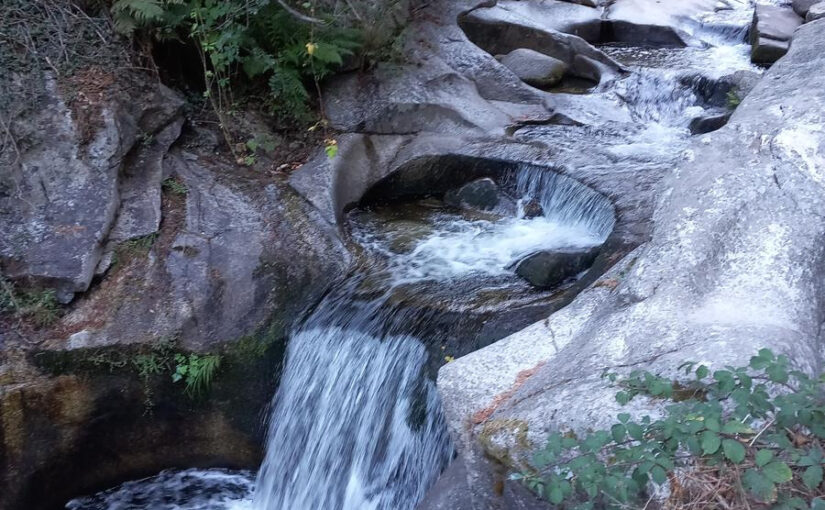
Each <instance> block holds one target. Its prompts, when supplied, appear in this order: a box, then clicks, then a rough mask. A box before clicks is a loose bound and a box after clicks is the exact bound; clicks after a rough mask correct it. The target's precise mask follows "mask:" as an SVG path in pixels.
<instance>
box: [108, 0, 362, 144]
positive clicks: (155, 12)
mask: <svg viewBox="0 0 825 510" xmlns="http://www.w3.org/2000/svg"><path fill="white" fill-rule="evenodd" d="M316 3H317V2H316V0H312V1H309V2H304V3H302V4H301V5H300V7H292V6H290V5H289V4H288V3H286V2H285V1H284V0H281V1H275V2H271V1H270V0H225V1H216V0H115V1H114V2H113V3H112V7H111V12H112V17H113V19H114V23H115V27H116V28H117V29H118V30H119V31H120V32H121V33H122V34H124V35H128V36H134V37H137V38H141V39H143V40H144V41H145V40H147V39H148V40H150V41H151V40H152V39H155V40H158V39H160V40H163V39H169V38H177V39H181V40H184V41H188V42H191V43H194V46H195V48H196V49H197V50H198V53H199V55H200V60H201V64H202V68H203V82H204V86H205V92H204V96H205V97H206V98H207V99H208V100H209V102H210V103H211V105H212V107H213V109H214V111H215V113H216V114H217V115H218V117H219V121H220V123H221V128H222V129H223V131H224V135H225V137H226V138H227V142H228V143H229V144H230V147H233V144H232V143H231V136H230V133H229V131H228V125H227V122H228V121H229V119H228V118H227V115H228V114H229V112H230V110H231V104H232V103H233V101H234V94H233V91H232V85H233V83H234V84H239V83H241V82H244V81H246V82H245V83H244V86H245V87H246V88H249V85H252V88H253V89H254V88H255V87H254V85H255V83H256V82H262V83H265V84H266V85H267V87H268V89H269V99H270V101H269V104H270V107H271V108H272V110H273V111H274V112H275V113H276V114H278V115H279V116H280V117H281V118H284V119H292V120H298V121H301V122H304V121H306V120H308V118H309V109H308V104H307V103H308V101H309V100H310V97H311V94H310V92H309V88H308V85H312V86H313V88H314V89H315V92H316V93H317V94H318V95H319V96H320V91H321V87H320V80H322V79H323V78H324V77H326V76H327V75H329V74H330V73H331V72H332V71H334V70H335V69H336V68H339V67H340V66H342V65H343V63H344V58H345V57H348V56H350V55H353V54H354V52H355V51H356V50H357V49H359V48H360V47H361V45H362V42H361V41H362V39H363V38H362V33H363V31H362V30H360V29H359V28H355V27H353V26H352V23H351V19H352V17H348V16H345V15H343V14H342V12H341V10H340V6H339V5H338V4H339V3H338V2H334V3H333V4H332V5H326V3H325V4H324V5H323V6H322V7H320V8H319V7H318V6H317V5H316ZM358 3H359V2H358V1H356V2H352V1H347V2H346V3H343V2H342V3H341V4H342V5H349V6H352V12H353V13H355V14H356V15H357V14H358V11H357V10H356V8H355V4H358ZM366 23H367V22H363V24H366Z"/></svg>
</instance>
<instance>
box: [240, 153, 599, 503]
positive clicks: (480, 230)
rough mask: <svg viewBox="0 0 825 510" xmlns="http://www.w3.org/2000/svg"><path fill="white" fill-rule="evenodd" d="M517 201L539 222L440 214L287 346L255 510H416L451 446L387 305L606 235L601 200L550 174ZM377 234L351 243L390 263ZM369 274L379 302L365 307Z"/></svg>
mask: <svg viewBox="0 0 825 510" xmlns="http://www.w3.org/2000/svg"><path fill="white" fill-rule="evenodd" d="M549 174H550V175H555V174H552V173H549ZM517 191H518V192H521V194H523V195H528V194H530V195H531V196H536V197H540V198H541V202H542V204H543V206H544V211H545V214H544V216H543V217H539V218H533V219H525V218H516V217H512V218H503V219H498V221H494V220H488V219H485V220H474V221H472V220H466V219H457V218H456V217H455V215H454V214H452V215H451V214H449V213H447V212H444V211H439V212H436V213H435V214H433V215H432V216H431V217H430V219H431V220H434V221H433V222H432V226H433V230H432V232H431V233H430V234H429V235H427V236H425V237H423V238H422V239H421V240H419V241H418V243H417V244H416V245H415V247H413V248H412V250H411V251H409V253H406V254H402V255H398V256H395V257H391V258H389V259H388V264H387V265H386V266H385V267H386V268H385V269H384V270H383V271H381V272H380V274H379V275H377V276H376V274H375V271H369V270H363V272H362V273H361V274H356V276H354V277H351V279H350V280H349V281H347V282H346V283H345V284H344V285H343V286H342V287H341V288H338V289H336V290H335V291H334V292H332V293H331V294H330V295H329V296H328V297H327V298H326V299H325V300H324V302H323V303H322V304H321V305H320V306H319V308H318V309H317V310H316V311H315V313H314V314H313V315H312V316H311V317H310V319H309V320H308V321H307V322H306V323H305V324H304V325H303V327H302V328H301V329H300V330H299V331H298V332H297V333H296V334H295V335H294V336H293V338H292V340H291V341H290V346H289V352H288V354H287V362H286V368H285V371H284V374H283V376H282V381H281V386H280V389H279V390H278V394H277V395H276V397H275V401H274V408H273V412H272V415H271V417H270V429H269V434H268V444H267V455H266V459H265V461H264V464H263V466H262V468H261V471H260V472H259V476H258V483H257V486H256V489H255V501H254V505H253V508H255V509H256V510H281V509H283V510H286V509H296V508H307V509H309V508H336V509H337V508H340V509H351V510H356V509H370V508H374V509H393V510H404V509H412V508H414V507H415V505H416V504H417V502H418V501H420V499H421V498H422V497H423V495H424V493H425V491H426V490H427V489H428V488H429V487H430V485H431V484H432V483H433V482H434V481H435V479H436V478H437V476H438V475H439V473H440V472H441V470H442V469H443V468H444V467H445V466H446V465H447V463H448V462H449V460H450V457H451V454H452V447H451V445H450V440H449V437H448V435H447V431H446V427H445V424H444V421H443V417H442V414H441V408H440V404H439V401H438V396H437V394H436V391H435V387H434V385H433V382H432V381H431V380H429V379H428V378H427V377H426V376H425V374H424V365H425V363H426V362H427V356H428V355H427V352H426V350H425V348H424V346H423V345H422V343H421V339H419V338H415V337H414V336H411V335H405V334H393V333H392V332H393V331H398V330H400V329H403V325H402V324H400V323H399V322H406V321H410V320H413V321H414V320H415V319H416V318H415V317H414V315H410V314H403V313H399V309H398V308H397V307H396V306H393V305H392V304H390V302H389V301H390V298H391V296H392V291H393V289H394V287H396V286H397V285H402V284H403V285H408V286H409V285H411V284H414V283H416V282H420V281H424V280H428V279H438V280H439V281H440V282H441V283H444V282H445V281H448V280H450V279H459V278H463V277H468V276H474V277H479V276H480V275H495V274H501V273H505V272H507V271H508V270H507V269H506V268H507V266H508V265H510V264H511V263H512V262H514V261H515V260H518V258H520V257H522V256H524V255H526V254H528V253H530V252H532V251H535V250H537V249H553V248H565V247H570V246H592V245H596V244H600V243H601V242H602V241H604V238H605V237H606V236H607V234H608V233H609V232H610V230H611V229H612V226H613V224H612V222H613V214H612V207H610V205H609V203H608V202H607V201H606V199H604V198H603V197H602V196H601V195H598V194H597V193H594V192H593V191H591V190H589V189H588V188H586V187H584V186H582V185H581V184H578V183H576V182H575V181H572V180H570V179H568V178H565V177H561V176H555V177H548V172H547V170H544V171H543V172H542V171H540V170H538V169H526V168H525V169H524V170H523V171H521V172H519V176H518V187H517ZM373 226H375V223H372V224H370V223H367V224H366V225H362V228H357V227H356V228H355V229H354V233H353V237H354V238H355V239H357V240H359V241H360V243H361V244H362V245H364V246H366V247H368V248H369V247H370V246H372V247H373V249H374V252H375V253H377V254H379V256H380V255H386V251H384V250H382V247H384V246H385V245H384V244H383V243H382V239H381V236H380V235H379V234H378V233H377V232H376V231H375V229H373V228H371V227H373ZM451 247H452V249H451ZM456 247H457V248H456ZM375 266H376V264H374V263H370V264H368V267H371V268H372V267H375ZM368 272H372V273H373V274H372V275H370V277H371V279H372V281H371V286H372V288H373V289H377V290H378V291H379V292H377V294H378V296H377V297H374V296H373V297H370V298H369V299H367V300H363V298H360V297H358V294H359V290H358V289H359V286H361V285H362V284H363V283H364V279H365V278H366V277H367V273H368ZM419 320H420V319H419Z"/></svg>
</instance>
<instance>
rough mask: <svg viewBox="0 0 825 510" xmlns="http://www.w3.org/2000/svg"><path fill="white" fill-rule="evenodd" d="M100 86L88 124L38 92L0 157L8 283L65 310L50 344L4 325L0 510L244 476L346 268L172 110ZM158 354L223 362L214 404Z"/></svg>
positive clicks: (282, 198) (276, 198) (143, 85)
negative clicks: (295, 341)
mask: <svg viewBox="0 0 825 510" xmlns="http://www.w3.org/2000/svg"><path fill="white" fill-rule="evenodd" d="M100 85H101V87H102V89H103V92H102V93H101V97H103V98H106V100H105V101H104V102H103V103H101V104H100V105H98V106H99V107H100V110H99V114H100V115H99V118H97V117H95V119H97V120H95V121H94V122H91V121H90V120H89V119H88V118H86V117H77V116H75V115H73V113H72V111H71V107H70V106H69V105H67V104H66V100H65V99H63V97H62V95H61V91H60V90H58V89H57V88H54V87H52V85H50V84H48V83H47V84H46V89H45V90H46V92H47V93H45V95H43V96H42V98H41V100H42V101H43V108H42V109H36V108H35V109H33V110H32V111H31V112H25V113H24V114H22V115H21V116H19V117H18V118H15V119H14V121H13V123H12V129H13V130H14V133H15V134H16V136H19V137H20V138H19V139H20V140H21V143H19V154H14V155H12V159H8V157H9V153H8V152H5V153H3V154H2V156H0V162H1V163H2V165H0V168H2V172H3V174H2V175H1V176H0V177H2V183H3V186H4V188H3V191H4V192H3V193H0V232H1V233H2V236H0V255H1V256H2V263H3V264H2V270H3V275H4V276H5V277H6V278H10V279H13V280H14V281H15V283H16V284H17V285H18V286H20V287H21V288H26V287H27V286H28V285H32V286H35V287H41V288H42V287H45V288H56V289H57V290H58V291H59V295H60V296H61V297H62V298H63V300H64V301H68V300H72V299H73V300H72V302H71V304H70V305H69V306H68V307H66V308H65V309H64V310H63V312H64V313H63V315H62V317H60V318H59V319H58V320H57V322H56V323H54V324H52V325H50V326H48V327H43V328H37V327H34V326H32V325H29V324H24V323H22V322H20V321H17V320H15V319H12V318H9V317H6V316H5V315H0V494H2V497H0V509H2V510H19V509H23V508H26V509H28V508H37V509H41V508H43V509H48V508H61V507H62V506H63V504H65V502H66V501H67V500H68V499H69V498H70V497H73V496H77V495H81V494H84V493H89V492H92V491H95V490H98V489H102V488H105V487H107V486H111V485H113V484H116V483H120V482H122V481H124V480H127V479H133V478H139V477H143V476H147V475H150V474H154V473H157V472H158V471H160V470H162V469H166V468H170V467H179V466H200V467H207V466H216V465H219V466H227V467H243V468H253V469H254V468H255V467H256V466H257V465H258V463H259V461H260V457H261V451H262V447H263V445H262V441H263V439H262V419H261V418H262V416H263V413H264V408H265V406H266V404H267V403H268V401H269V399H270V397H271V395H272V393H273V392H274V391H275V389H276V387H277V382H278V373H279V365H280V363H281V362H282V358H283V343H284V339H285V336H286V334H287V331H288V330H289V329H290V328H291V327H292V326H293V325H295V324H296V323H297V321H298V320H300V318H301V317H302V315H303V312H304V311H305V310H306V309H307V308H308V307H310V306H312V305H313V304H314V303H316V302H317V300H318V299H319V298H320V296H321V295H322V294H323V293H324V292H325V291H326V289H327V288H328V286H329V285H331V284H332V283H333V282H334V281H335V280H336V279H337V278H339V277H340V276H341V275H342V273H343V272H344V270H345V268H346V266H347V265H348V263H349V255H348V252H347V250H346V249H345V248H344V246H343V244H342V242H341V240H340V239H339V236H338V232H337V230H336V227H335V226H334V225H331V224H329V223H327V222H326V221H325V220H324V219H323V218H322V216H321V214H320V213H319V212H318V211H317V210H316V209H315V208H313V207H312V206H311V204H309V203H308V202H307V201H305V200H304V199H303V198H301V197H300V196H298V195H297V194H296V192H295V191H294V190H293V189H292V188H290V187H289V186H288V184H287V183H286V182H285V179H284V177H283V176H275V177H272V176H269V175H268V174H266V173H263V172H256V171H253V170H251V169H249V168H246V167H239V166H237V165H235V164H234V163H233V162H232V161H231V160H230V159H229V158H225V157H224V156H222V155H221V154H220V153H219V152H217V151H216V150H215V146H214V145H215V144H214V143H213V142H212V141H211V140H213V136H211V134H210V133H204V132H202V131H193V129H192V128H190V127H189V126H183V124H184V119H183V117H182V116H181V113H180V112H181V106H182V102H181V101H180V100H179V99H177V98H176V97H175V96H174V95H173V94H171V92H170V91H168V90H167V89H165V88H163V87H162V86H159V85H158V84H157V83H156V81H154V80H152V79H150V78H149V79H147V78H146V77H140V76H138V77H135V80H134V82H133V83H132V84H128V85H117V84H114V83H108V82H103V83H102V84H100ZM50 87H51V88H50ZM119 87H123V88H122V89H121V88H119ZM110 89H111V90H110ZM181 132H183V135H182V136H181V137H180V138H179V135H180V134H181ZM164 183H166V184H164ZM9 190H10V191H9ZM5 191H9V192H8V193H6V192H5ZM95 273H97V276H96V277H95ZM93 278H95V279H93ZM159 345H168V349H167V351H168V352H166V351H164V352H165V354H164V353H161V352H160V351H159V350H158V349H159V347H158V346H159ZM170 352H174V353H180V354H183V355H185V356H188V355H189V354H190V353H212V354H216V355H220V356H221V360H222V362H221V365H220V367H219V369H218V370H217V372H216V374H215V379H214V383H213V385H212V388H211V390H210V391H208V392H206V393H204V394H203V395H198V396H190V395H187V394H186V393H185V391H184V386H183V385H182V384H180V383H178V384H174V383H172V380H171V373H170V371H171V370H174V363H175V362H174V360H173V358H170V357H169V353H170ZM148 360H153V361H152V363H155V364H150V365H147V364H146V363H148ZM147 367H153V368H147ZM147 370H148V372H147Z"/></svg>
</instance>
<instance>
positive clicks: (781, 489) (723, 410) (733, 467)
mask: <svg viewBox="0 0 825 510" xmlns="http://www.w3.org/2000/svg"><path fill="white" fill-rule="evenodd" d="M680 369H684V371H685V374H686V375H690V376H691V380H690V381H688V382H677V381H672V380H670V379H667V378H664V377H661V376H658V375H654V374H651V373H650V372H646V371H639V370H637V371H633V372H631V373H630V375H629V376H628V377H625V378H620V377H619V376H618V375H617V374H612V373H611V374H605V376H606V377H607V378H608V379H609V380H610V381H612V382H613V383H615V384H617V385H618V386H619V387H620V388H621V391H619V392H618V393H617V394H616V400H617V401H618V402H619V403H620V404H622V405H624V404H626V403H628V402H629V401H631V400H632V399H633V398H634V397H636V396H637V395H645V396H648V397H652V398H654V399H661V400H662V401H663V402H662V403H663V404H666V405H665V406H664V415H663V417H661V418H659V419H652V418H651V417H649V416H644V417H643V418H641V419H640V420H635V419H633V418H632V417H631V415H630V414H628V413H621V414H619V415H618V416H617V422H616V423H615V424H613V426H612V427H610V428H609V429H607V430H598V431H594V432H590V433H588V434H587V435H586V436H584V437H577V436H576V435H575V434H573V433H567V434H562V433H555V434H552V435H551V436H550V437H549V439H548V441H547V446H546V447H545V448H544V449H543V450H541V451H539V452H538V453H537V454H536V455H535V456H534V458H533V461H532V467H531V469H529V470H526V471H525V472H523V473H519V474H516V475H514V476H513V478H514V479H519V480H522V481H523V482H524V483H525V484H526V485H527V486H528V487H530V488H531V489H532V490H534V491H535V492H537V493H539V494H540V495H541V496H543V497H545V498H546V499H548V500H549V501H550V502H551V503H553V504H555V505H558V508H565V509H566V508H575V509H589V508H617V509H618V508H643V507H649V505H650V503H651V501H652V500H653V498H652V496H651V494H652V493H653V490H652V489H654V488H655V487H657V486H660V487H667V488H668V489H669V491H668V492H667V494H668V496H667V501H666V502H665V508H753V509H756V508H776V509H800V510H801V509H812V510H823V509H825V488H823V483H822V481H823V466H825V454H823V446H824V445H825V376H820V377H819V378H818V379H813V378H810V377H809V376H808V375H806V374H805V373H802V372H800V371H796V370H792V369H791V367H790V364H789V361H788V358H787V357H785V356H775V355H774V354H773V353H772V352H771V351H770V350H767V349H763V350H761V351H759V354H758V355H757V356H754V357H753V358H751V361H750V365H749V366H748V367H738V368H734V367H726V368H724V369H722V370H716V371H714V372H713V373H711V371H710V370H709V369H708V367H706V366H704V365H700V366H696V364H695V363H686V364H684V365H682V367H680Z"/></svg>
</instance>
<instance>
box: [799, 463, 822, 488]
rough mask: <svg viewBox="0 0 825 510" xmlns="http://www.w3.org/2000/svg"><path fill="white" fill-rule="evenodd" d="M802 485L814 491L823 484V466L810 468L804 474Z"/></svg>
mask: <svg viewBox="0 0 825 510" xmlns="http://www.w3.org/2000/svg"><path fill="white" fill-rule="evenodd" d="M802 483H804V484H805V487H807V488H809V489H811V490H814V489H816V488H817V487H819V484H821V483H822V466H810V467H809V468H808V469H806V470H805V472H804V473H802Z"/></svg>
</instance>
